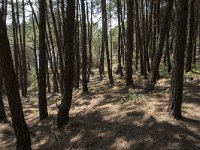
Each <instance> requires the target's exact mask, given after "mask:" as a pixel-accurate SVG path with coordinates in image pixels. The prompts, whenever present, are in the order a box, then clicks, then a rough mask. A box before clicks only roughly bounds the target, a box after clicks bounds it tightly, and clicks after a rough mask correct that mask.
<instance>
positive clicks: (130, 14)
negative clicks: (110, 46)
mask: <svg viewBox="0 0 200 150" xmlns="http://www.w3.org/2000/svg"><path fill="white" fill-rule="evenodd" d="M133 8H134V3H133V0H127V53H126V54H127V55H126V56H127V58H126V85H127V86H129V85H132V84H133V79H132V74H133V68H132V59H133Z"/></svg>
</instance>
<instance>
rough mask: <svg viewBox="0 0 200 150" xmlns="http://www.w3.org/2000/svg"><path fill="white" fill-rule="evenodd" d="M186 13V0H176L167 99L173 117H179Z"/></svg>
mask: <svg viewBox="0 0 200 150" xmlns="http://www.w3.org/2000/svg"><path fill="white" fill-rule="evenodd" d="M187 13H188V0H176V21H175V26H176V29H175V46H174V61H173V71H172V78H171V91H170V99H169V114H170V115H172V116H173V117H174V118H175V119H180V118H181V104H182V91H183V74H184V56H185V46H186V37H187Z"/></svg>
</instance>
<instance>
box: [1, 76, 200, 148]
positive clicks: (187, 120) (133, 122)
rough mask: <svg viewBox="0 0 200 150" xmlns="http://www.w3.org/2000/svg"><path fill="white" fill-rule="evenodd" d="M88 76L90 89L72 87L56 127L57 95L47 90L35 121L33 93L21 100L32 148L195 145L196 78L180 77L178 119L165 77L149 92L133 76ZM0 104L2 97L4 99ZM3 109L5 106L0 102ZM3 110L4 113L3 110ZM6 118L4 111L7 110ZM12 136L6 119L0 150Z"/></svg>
mask: <svg viewBox="0 0 200 150" xmlns="http://www.w3.org/2000/svg"><path fill="white" fill-rule="evenodd" d="M117 78H118V77H115V84H114V86H111V85H109V84H108V80H107V79H104V80H103V81H101V82H100V81H99V79H98V78H93V79H91V82H90V84H89V89H90V93H89V94H88V95H82V94H81V91H80V90H79V91H74V98H73V105H72V109H71V111H70V113H71V115H70V116H71V118H70V119H71V121H70V123H69V125H68V126H67V127H66V128H65V129H63V130H62V131H59V130H57V129H56V114H57V107H56V102H57V103H58V104H59V102H60V99H61V97H60V95H56V94H53V95H52V94H48V111H49V118H48V119H46V120H44V121H39V119H38V102H37V94H35V93H32V94H31V95H29V96H28V97H27V98H23V99H22V103H23V107H24V114H25V118H26V121H27V124H28V126H29V129H30V133H31V139H32V148H33V149H34V150H64V149H83V150H84V149H87V150H90V149H91V150H98V149H101V150H102V149H119V150H125V149H136V150H143V149H144V150H147V149H149V150H161V149H162V150H170V149H171V150H184V149H185V150H199V149H200V90H199V89H200V80H197V79H194V80H193V81H185V83H184V97H183V106H182V114H183V119H182V120H180V121H176V120H173V119H172V118H170V117H169V116H168V113H167V107H168V98H169V85H170V79H169V77H165V79H161V80H159V82H158V84H157V86H156V90H155V92H153V93H150V94H147V95H144V94H143V93H142V90H143V85H144V82H143V80H141V79H138V78H136V77H135V78H134V79H135V81H137V82H135V86H134V87H129V88H127V87H125V86H124V80H122V79H119V78H118V79H117ZM5 103H7V101H6V100H5ZM6 108H7V110H8V106H7V104H6ZM7 112H8V111H7ZM8 116H9V112H8ZM14 147H15V136H14V133H13V129H12V124H11V123H5V124H0V150H13V149H14Z"/></svg>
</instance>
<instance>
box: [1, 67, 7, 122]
mask: <svg viewBox="0 0 200 150" xmlns="http://www.w3.org/2000/svg"><path fill="white" fill-rule="evenodd" d="M2 87H3V75H2V68H1V66H0V122H1V121H4V120H6V112H5V107H4V103H3V98H2V90H3V89H2Z"/></svg>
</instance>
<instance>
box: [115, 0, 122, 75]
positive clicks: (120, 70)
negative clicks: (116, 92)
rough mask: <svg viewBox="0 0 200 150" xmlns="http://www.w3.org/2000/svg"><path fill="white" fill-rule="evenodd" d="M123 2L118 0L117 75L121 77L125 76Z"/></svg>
mask: <svg viewBox="0 0 200 150" xmlns="http://www.w3.org/2000/svg"><path fill="white" fill-rule="evenodd" d="M121 15H122V14H121V2H120V0H117V16H118V67H117V71H116V72H117V74H119V75H120V76H121V77H122V76H123V71H122V63H121V62H122V49H121V48H122V47H121V42H122V36H121V35H122V33H121V29H122V28H121Z"/></svg>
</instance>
